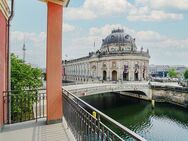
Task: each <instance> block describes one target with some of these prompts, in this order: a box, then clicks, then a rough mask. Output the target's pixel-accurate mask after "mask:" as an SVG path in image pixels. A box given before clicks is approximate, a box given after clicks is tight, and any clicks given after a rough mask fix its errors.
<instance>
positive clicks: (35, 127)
mask: <svg viewBox="0 0 188 141" xmlns="http://www.w3.org/2000/svg"><path fill="white" fill-rule="evenodd" d="M0 141H74V137H73V135H72V134H71V132H70V130H69V128H67V127H66V125H65V124H63V123H58V124H51V125H46V123H45V119H42V120H39V121H38V122H36V121H28V122H23V123H17V124H11V125H6V126H4V127H3V130H2V132H0Z"/></svg>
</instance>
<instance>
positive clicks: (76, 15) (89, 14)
mask: <svg viewBox="0 0 188 141" xmlns="http://www.w3.org/2000/svg"><path fill="white" fill-rule="evenodd" d="M65 18H66V19H70V20H78V19H79V20H91V19H95V18H97V15H96V14H95V12H93V11H91V10H90V9H85V8H67V9H65Z"/></svg>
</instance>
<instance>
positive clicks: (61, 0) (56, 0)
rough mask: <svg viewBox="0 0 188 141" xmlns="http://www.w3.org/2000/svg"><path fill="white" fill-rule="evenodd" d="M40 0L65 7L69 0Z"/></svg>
mask: <svg viewBox="0 0 188 141" xmlns="http://www.w3.org/2000/svg"><path fill="white" fill-rule="evenodd" d="M40 1H43V2H46V3H48V2H52V3H55V4H58V5H62V6H64V7H67V6H68V4H69V1H70V0H40Z"/></svg>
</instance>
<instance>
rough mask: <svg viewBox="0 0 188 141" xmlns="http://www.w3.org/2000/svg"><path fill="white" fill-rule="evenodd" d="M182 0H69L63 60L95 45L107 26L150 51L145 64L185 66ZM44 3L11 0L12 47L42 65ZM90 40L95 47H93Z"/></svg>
mask: <svg viewBox="0 0 188 141" xmlns="http://www.w3.org/2000/svg"><path fill="white" fill-rule="evenodd" d="M187 13H188V1H187V0H171V1H169V0H160V1H158V0H156V1H153V0H108V1H106V0H96V1H92V0H71V1H70V4H69V7H68V8H66V9H64V25H63V26H64V32H63V59H73V58H77V57H82V56H85V55H87V54H88V52H89V51H94V50H97V49H100V46H101V41H102V39H103V38H105V37H106V36H107V35H108V34H109V33H110V32H111V30H112V29H114V28H124V29H125V32H127V33H128V34H130V35H131V36H133V37H134V38H136V43H137V47H138V49H140V47H141V46H143V47H144V49H145V50H146V49H147V48H148V49H149V50H150V55H151V59H150V64H169V65H186V66H188V61H187V60H188V53H187V52H188V32H187V25H188V14H187ZM46 16H47V6H46V4H45V3H42V2H40V1H37V0H27V1H25V0H18V1H15V15H14V18H13V20H12V23H11V32H12V33H11V51H12V52H14V53H16V54H17V55H18V56H19V57H20V58H22V46H23V42H24V41H25V43H26V49H27V51H26V62H28V63H31V64H34V65H36V66H40V67H45V53H46V21H47V19H46ZM94 42H95V43H96V46H95V47H93V44H94Z"/></svg>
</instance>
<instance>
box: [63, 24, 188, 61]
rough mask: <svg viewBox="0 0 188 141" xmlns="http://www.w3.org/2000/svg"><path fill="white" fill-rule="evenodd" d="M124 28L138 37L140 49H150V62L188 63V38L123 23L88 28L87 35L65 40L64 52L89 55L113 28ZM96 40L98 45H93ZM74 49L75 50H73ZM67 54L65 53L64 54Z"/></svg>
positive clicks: (79, 55)
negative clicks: (179, 37)
mask: <svg viewBox="0 0 188 141" xmlns="http://www.w3.org/2000/svg"><path fill="white" fill-rule="evenodd" d="M115 28H123V29H124V30H125V32H126V33H128V34H130V35H131V36H132V37H133V38H136V44H137V47H138V49H140V48H141V46H143V47H144V50H146V49H147V48H148V49H149V50H150V55H151V60H150V63H154V64H181V63H182V64H185V65H188V63H187V61H186V60H187V59H188V55H187V53H186V52H188V47H187V45H188V38H185V39H174V38H171V37H168V36H165V35H161V34H160V33H158V32H156V31H151V30H148V31H136V30H134V29H131V28H129V27H126V26H124V25H121V24H112V25H110V24H107V25H105V26H102V27H92V28H90V29H89V30H88V34H87V35H85V34H84V35H83V34H81V33H80V35H78V36H77V37H74V40H71V42H70V40H68V39H67V40H65V41H64V43H65V44H64V52H63V53H64V54H68V56H69V57H68V58H65V59H73V58H78V57H83V56H85V55H88V53H89V52H90V51H93V50H95V51H96V50H98V49H100V47H101V43H102V39H103V38H105V37H106V36H107V35H109V34H110V33H111V30H112V29H115ZM94 41H95V43H96V47H95V48H94V47H93V44H94ZM73 50H74V51H73ZM64 56H65V55H64Z"/></svg>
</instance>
